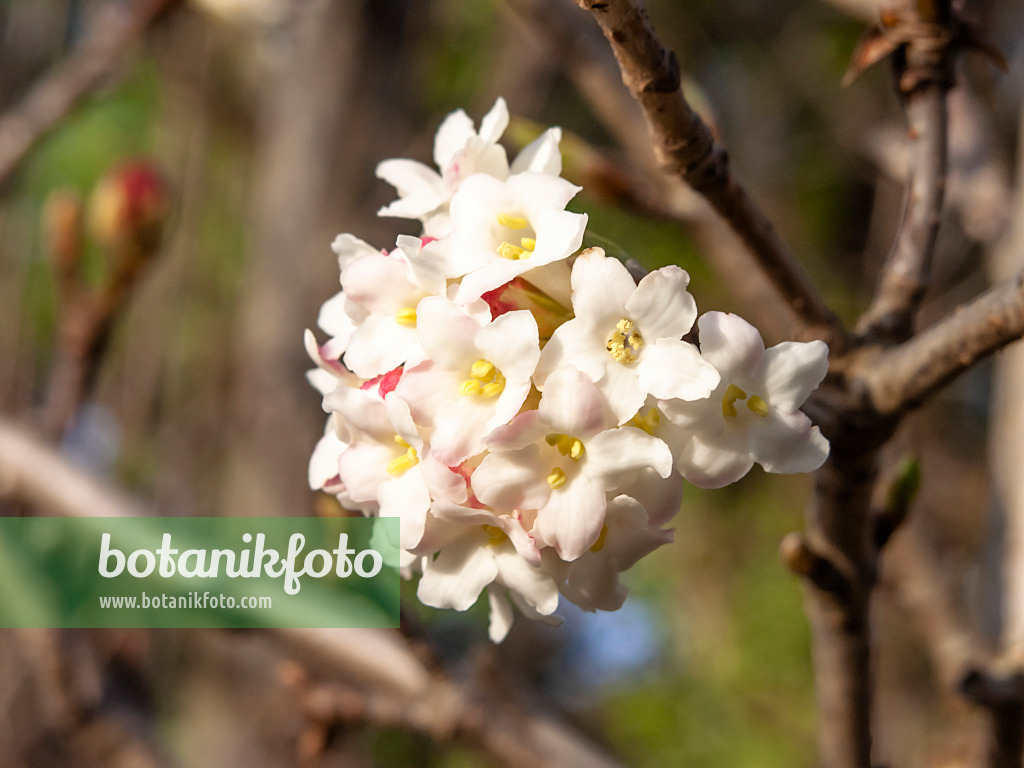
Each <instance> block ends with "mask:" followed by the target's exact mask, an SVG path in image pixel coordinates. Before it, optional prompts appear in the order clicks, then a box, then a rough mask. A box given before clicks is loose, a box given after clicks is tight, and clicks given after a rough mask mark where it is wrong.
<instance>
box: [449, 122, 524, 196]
mask: <svg viewBox="0 0 1024 768" xmlns="http://www.w3.org/2000/svg"><path fill="white" fill-rule="evenodd" d="M476 173H483V174H486V175H488V176H494V177H495V178H497V179H505V178H507V177H508V157H507V156H506V155H505V148H504V147H503V146H501V145H500V144H493V143H488V142H486V141H484V140H482V139H480V138H478V137H476V136H472V137H470V138H469V140H468V141H467V142H466V146H465V147H463V148H462V149H460V150H459V151H458V152H456V153H455V155H454V156H453V157H452V160H451V162H450V163H449V164H448V167H447V168H445V172H444V181H445V185H446V187H447V188H448V190H450V191H452V192H454V191H455V190H457V189H458V188H459V186H460V185H461V182H462V180H463V179H465V178H467V177H468V176H472V175H473V174H476Z"/></svg>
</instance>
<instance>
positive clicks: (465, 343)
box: [416, 296, 480, 378]
mask: <svg viewBox="0 0 1024 768" xmlns="http://www.w3.org/2000/svg"><path fill="white" fill-rule="evenodd" d="M479 331H480V323H478V322H477V321H476V320H474V319H473V318H471V317H470V316H469V315H467V314H466V313H465V312H464V311H463V310H462V309H460V308H459V307H458V306H457V305H456V304H453V303H452V302H450V301H448V300H447V299H444V298H441V297H440V296H428V297H427V298H425V299H423V301H421V302H420V303H419V306H417V308H416V332H417V334H418V336H419V340H420V346H421V347H422V348H423V351H424V352H425V353H426V355H427V357H428V358H429V359H430V360H432V361H433V362H434V363H435V364H436V365H437V366H439V367H441V368H445V369H447V370H459V371H462V369H463V368H465V369H467V370H468V368H469V366H471V365H472V364H473V363H474V362H475V361H476V359H477V358H476V357H474V354H475V347H476V344H475V341H476V334H477V333H478V332H479ZM463 378H465V377H463Z"/></svg>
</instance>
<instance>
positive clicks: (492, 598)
mask: <svg viewBox="0 0 1024 768" xmlns="http://www.w3.org/2000/svg"><path fill="white" fill-rule="evenodd" d="M487 602H488V604H489V605H490V608H491V618H490V621H489V623H488V625H487V636H488V637H489V638H491V642H492V643H500V642H501V641H502V640H504V639H505V637H506V636H508V631H509V630H510V629H512V622H513V620H514V618H515V616H514V614H513V613H512V604H511V603H510V602H509V601H508V599H507V598H506V597H505V590H504V589H500V588H498V587H495V586H494V585H493V584H491V585H490V586H488V587H487Z"/></svg>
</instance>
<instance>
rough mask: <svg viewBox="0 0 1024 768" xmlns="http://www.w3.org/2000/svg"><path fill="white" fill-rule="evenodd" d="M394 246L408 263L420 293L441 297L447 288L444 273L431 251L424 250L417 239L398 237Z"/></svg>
mask: <svg viewBox="0 0 1024 768" xmlns="http://www.w3.org/2000/svg"><path fill="white" fill-rule="evenodd" d="M396 244H397V245H398V248H399V250H400V251H401V252H402V254H403V255H404V256H405V258H406V260H407V261H408V264H409V270H410V271H411V273H412V277H413V282H414V283H415V285H416V286H417V287H418V288H419V289H420V292H421V293H422V294H423V295H425V296H443V295H444V293H445V289H446V287H447V286H446V280H445V275H444V271H443V269H442V266H441V264H440V262H439V261H438V259H437V258H436V256H433V255H432V251H431V250H430V249H424V246H423V241H422V240H421V239H420V238H418V237H410V236H409V235H399V236H398V240H397V241H396ZM424 250H426V254H424ZM418 299H419V297H418V296H417V300H418Z"/></svg>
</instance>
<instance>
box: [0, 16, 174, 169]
mask: <svg viewBox="0 0 1024 768" xmlns="http://www.w3.org/2000/svg"><path fill="white" fill-rule="evenodd" d="M178 2H179V0H139V1H138V2H136V3H135V4H134V6H133V7H132V9H131V12H130V15H128V17H127V18H124V16H123V14H121V13H115V12H113V8H111V7H107V8H104V9H102V10H103V11H105V12H106V13H104V14H103V17H102V20H101V21H100V22H99V23H97V24H96V25H95V26H94V28H93V29H91V30H90V31H89V34H88V36H87V37H86V38H85V40H83V41H82V42H81V43H80V44H79V45H78V47H77V48H75V50H74V51H73V52H72V53H71V54H70V55H69V56H68V57H67V58H65V59H64V60H63V61H61V62H59V63H58V64H57V65H56V66H54V67H53V68H52V69H50V70H49V71H48V72H47V73H46V74H45V75H43V76H42V77H41V78H40V79H39V81H38V82H37V83H35V84H34V85H33V87H32V89H31V90H30V91H29V93H28V94H27V95H26V96H25V98H24V99H23V100H22V101H21V102H20V103H19V104H18V105H17V106H15V107H13V108H12V109H11V110H9V111H8V112H7V113H6V114H4V115H3V116H2V117H0V183H3V182H4V181H5V180H6V179H7V177H8V176H10V174H11V173H12V172H13V171H14V169H15V168H17V166H18V165H19V164H20V163H21V161H22V160H23V159H24V158H25V156H26V155H27V154H28V153H29V151H30V150H31V149H32V147H34V146H35V145H36V143H37V142H38V141H39V140H40V139H41V138H43V137H44V136H45V135H47V134H48V133H49V132H50V131H51V130H53V128H55V127H56V126H57V124H58V123H59V122H60V121H61V120H62V119H63V118H64V117H65V115H67V114H68V113H69V112H70V111H71V110H72V108H73V107H74V106H75V105H76V104H77V103H78V102H79V101H81V100H82V99H83V98H84V97H85V96H87V95H88V94H90V93H91V92H93V91H95V90H96V89H97V88H99V87H100V86H102V85H103V83H104V82H105V81H106V78H107V77H109V76H110V75H111V74H112V73H113V72H114V71H115V70H116V69H117V68H118V67H119V66H120V65H121V64H122V63H123V62H124V59H125V58H126V56H127V55H128V53H129V52H130V51H131V49H132V47H133V45H134V44H135V43H136V42H137V41H138V39H139V37H141V36H142V34H143V33H144V32H145V31H146V29H148V28H149V27H150V26H151V25H152V24H153V23H154V22H155V21H156V20H157V19H159V18H160V17H161V16H162V15H163V14H164V12H166V11H168V10H170V9H171V8H172V7H173V6H175V5H177V4H178Z"/></svg>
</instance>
